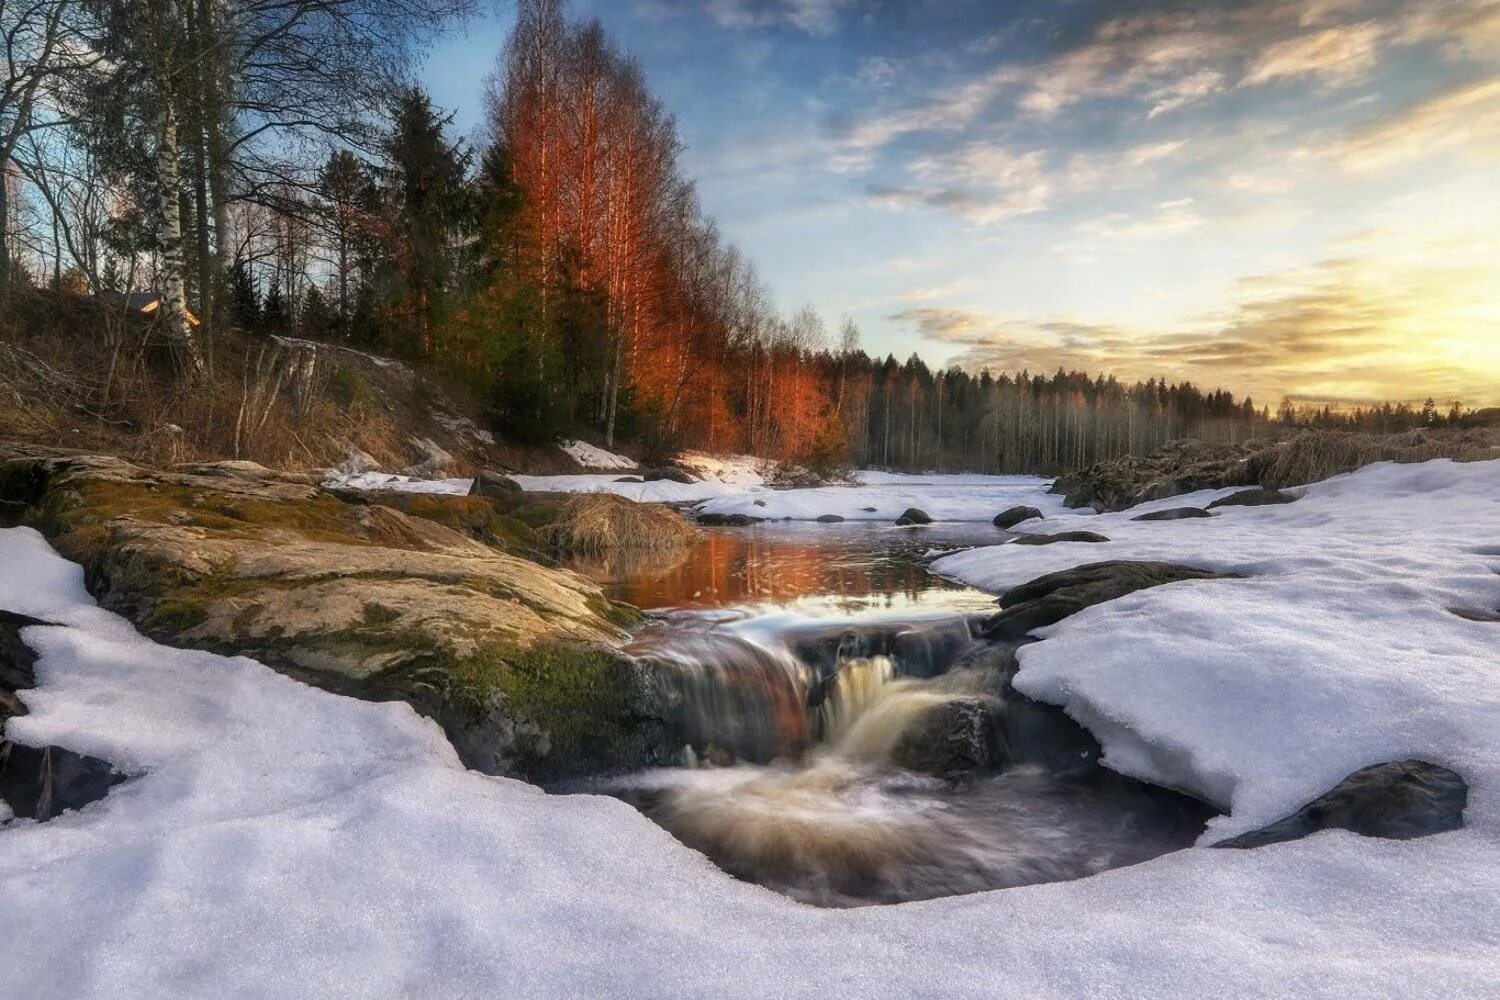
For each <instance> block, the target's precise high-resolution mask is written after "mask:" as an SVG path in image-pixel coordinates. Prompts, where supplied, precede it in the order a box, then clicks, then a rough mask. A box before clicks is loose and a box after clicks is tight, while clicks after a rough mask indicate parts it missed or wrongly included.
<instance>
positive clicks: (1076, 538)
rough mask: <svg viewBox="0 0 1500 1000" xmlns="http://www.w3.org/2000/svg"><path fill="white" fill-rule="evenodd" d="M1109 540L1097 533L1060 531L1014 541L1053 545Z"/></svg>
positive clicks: (1021, 543) (1023, 536) (1016, 542)
mask: <svg viewBox="0 0 1500 1000" xmlns="http://www.w3.org/2000/svg"><path fill="white" fill-rule="evenodd" d="M1107 541H1109V539H1108V538H1106V537H1105V536H1103V535H1101V534H1099V533H1098V532H1097V531H1058V532H1054V533H1053V534H1050V535H1022V536H1020V537H1019V538H1016V539H1014V540H1013V544H1015V545H1051V544H1053V543H1054V542H1107Z"/></svg>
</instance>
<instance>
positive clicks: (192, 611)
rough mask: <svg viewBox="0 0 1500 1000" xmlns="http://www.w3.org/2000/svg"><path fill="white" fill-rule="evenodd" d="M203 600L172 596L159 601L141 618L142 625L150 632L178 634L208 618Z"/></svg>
mask: <svg viewBox="0 0 1500 1000" xmlns="http://www.w3.org/2000/svg"><path fill="white" fill-rule="evenodd" d="M205 603H206V602H204V601H203V600H200V599H194V598H190V597H179V598H172V599H170V600H165V601H161V602H158V603H157V605H156V607H154V608H152V609H151V611H150V612H149V613H148V614H147V615H146V617H145V618H143V619H142V620H141V627H142V628H143V629H144V630H145V631H146V632H147V633H148V634H150V633H156V634H161V633H166V634H176V633H180V632H186V631H187V630H188V629H190V628H193V627H194V626H196V625H201V624H202V623H203V622H204V620H205V619H207V618H208V610H207V608H206V606H205Z"/></svg>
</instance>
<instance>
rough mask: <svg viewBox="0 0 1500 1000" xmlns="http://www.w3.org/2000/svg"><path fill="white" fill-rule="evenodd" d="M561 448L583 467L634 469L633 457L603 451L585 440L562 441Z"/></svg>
mask: <svg viewBox="0 0 1500 1000" xmlns="http://www.w3.org/2000/svg"><path fill="white" fill-rule="evenodd" d="M562 450H563V451H564V452H566V453H567V455H568V457H569V458H571V459H572V460H573V461H575V462H577V463H578V464H579V465H581V466H583V467H584V468H585V469H634V468H635V466H636V462H635V459H633V458H628V457H626V456H625V455H616V454H615V453H614V452H612V451H605V450H604V449H603V448H600V447H597V446H596V445H592V444H589V443H588V442H587V441H564V442H563V443H562Z"/></svg>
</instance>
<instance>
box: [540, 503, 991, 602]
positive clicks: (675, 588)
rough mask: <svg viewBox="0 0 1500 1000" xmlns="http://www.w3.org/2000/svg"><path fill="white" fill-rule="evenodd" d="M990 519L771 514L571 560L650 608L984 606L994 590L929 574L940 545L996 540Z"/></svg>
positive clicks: (624, 597)
mask: <svg viewBox="0 0 1500 1000" xmlns="http://www.w3.org/2000/svg"><path fill="white" fill-rule="evenodd" d="M1006 537H1007V534H1006V533H1005V532H1003V531H1000V530H998V529H995V528H992V527H990V526H989V525H976V524H963V525H934V526H930V527H926V528H918V529H912V528H897V527H895V526H893V525H887V524H837V525H824V524H818V525H810V524H805V523H797V522H792V523H785V522H778V523H768V524H761V525H755V526H753V527H747V528H708V529H704V530H703V537H702V539H701V540H700V541H699V542H698V543H697V544H696V545H694V546H693V547H692V548H691V549H689V550H688V551H686V552H683V553H679V554H676V555H673V556H670V557H667V558H663V557H661V556H620V555H616V556H611V557H609V558H587V559H585V558H579V559H574V560H572V561H570V562H568V563H567V564H566V565H567V566H568V567H569V568H570V569H573V570H576V571H577V572H579V573H582V574H583V575H584V576H587V577H589V578H590V579H592V580H594V581H595V582H597V583H599V584H600V585H601V586H602V587H603V588H604V590H605V593H606V594H608V595H609V597H611V598H612V599H614V600H617V601H626V602H628V603H630V604H634V605H635V606H636V607H639V608H643V609H646V610H657V609H665V608H682V609H707V608H722V607H725V606H731V605H744V604H751V605H767V604H771V605H778V606H780V607H784V608H790V609H796V610H800V611H803V612H805V613H808V614H823V613H827V614H840V615H847V614H859V613H861V612H867V611H879V610H893V611H899V610H909V609H917V608H931V609H938V608H951V609H954V610H979V609H982V608H985V607H989V606H991V605H992V604H993V598H991V597H989V596H988V595H985V594H981V593H979V592H978V591H974V590H970V589H968V588H965V587H962V586H960V585H958V584H954V583H951V582H949V581H946V580H941V579H938V578H935V577H932V576H929V575H928V573H927V571H926V569H925V567H924V562H925V560H926V557H928V556H929V555H931V554H932V553H933V552H934V551H944V550H948V549H956V548H966V547H969V546H974V545H993V544H995V543H997V542H999V541H1001V540H1002V539H1004V538H1006Z"/></svg>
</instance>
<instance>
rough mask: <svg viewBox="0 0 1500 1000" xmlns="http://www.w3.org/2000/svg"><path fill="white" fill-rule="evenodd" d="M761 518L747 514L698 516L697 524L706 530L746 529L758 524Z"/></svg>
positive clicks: (762, 519)
mask: <svg viewBox="0 0 1500 1000" xmlns="http://www.w3.org/2000/svg"><path fill="white" fill-rule="evenodd" d="M764 520H765V518H763V517H753V516H751V515H749V514H699V515H698V523H699V524H701V525H703V526H704V527H706V528H748V527H749V526H750V525H752V524H760V523H761V522H762V521H764Z"/></svg>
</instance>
